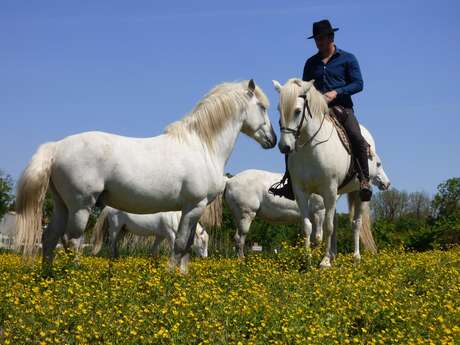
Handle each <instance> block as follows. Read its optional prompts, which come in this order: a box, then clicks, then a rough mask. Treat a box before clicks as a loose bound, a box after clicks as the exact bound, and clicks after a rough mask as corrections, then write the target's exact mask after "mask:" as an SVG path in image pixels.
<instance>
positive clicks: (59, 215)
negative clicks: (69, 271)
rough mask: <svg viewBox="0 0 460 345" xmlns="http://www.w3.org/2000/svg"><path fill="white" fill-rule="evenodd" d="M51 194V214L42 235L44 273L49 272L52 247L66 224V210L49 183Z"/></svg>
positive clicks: (52, 253)
mask: <svg viewBox="0 0 460 345" xmlns="http://www.w3.org/2000/svg"><path fill="white" fill-rule="evenodd" d="M50 189H51V192H52V196H53V205H54V208H53V216H52V218H51V222H50V224H48V226H47V227H46V228H45V230H44V231H43V235H42V248H43V258H42V267H43V272H44V273H45V274H47V273H50V272H51V268H52V265H53V259H54V249H55V248H56V245H57V244H58V242H59V239H60V238H63V237H64V233H65V227H66V224H67V218H68V211H67V207H66V205H65V204H64V201H63V200H62V199H61V197H60V196H59V194H58V193H57V191H56V189H55V188H54V187H53V185H52V184H50Z"/></svg>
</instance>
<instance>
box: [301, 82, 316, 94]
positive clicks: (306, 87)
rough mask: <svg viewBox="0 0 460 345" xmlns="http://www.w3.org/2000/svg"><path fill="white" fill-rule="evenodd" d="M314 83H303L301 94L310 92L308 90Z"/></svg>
mask: <svg viewBox="0 0 460 345" xmlns="http://www.w3.org/2000/svg"><path fill="white" fill-rule="evenodd" d="M314 83H315V81H314V80H310V81H306V82H303V85H302V93H303V94H306V93H307V92H308V90H310V88H311V87H312V86H313V84H314Z"/></svg>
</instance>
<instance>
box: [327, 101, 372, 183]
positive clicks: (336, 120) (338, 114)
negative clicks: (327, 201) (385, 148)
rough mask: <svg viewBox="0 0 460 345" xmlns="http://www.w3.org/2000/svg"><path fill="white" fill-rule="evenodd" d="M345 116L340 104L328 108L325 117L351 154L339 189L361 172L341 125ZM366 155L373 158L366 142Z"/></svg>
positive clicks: (369, 146) (345, 111) (345, 112)
mask: <svg viewBox="0 0 460 345" xmlns="http://www.w3.org/2000/svg"><path fill="white" fill-rule="evenodd" d="M347 116H348V114H347V110H346V109H345V108H344V107H342V106H340V105H338V106H335V107H332V108H330V109H329V113H328V114H327V117H328V118H329V120H331V122H332V124H333V125H334V127H335V129H336V131H337V134H338V136H339V138H340V141H341V142H342V145H343V147H344V148H345V150H346V151H347V152H348V154H349V155H350V156H351V164H350V167H349V168H348V172H347V174H346V176H345V179H344V180H343V181H342V183H341V184H340V186H339V189H341V188H343V187H345V186H346V185H347V184H348V183H349V182H350V181H351V180H352V179H353V178H354V177H355V176H356V175H358V174H361V167H360V166H359V163H358V161H357V159H356V158H355V155H354V154H353V147H352V145H351V141H350V138H349V137H348V134H347V131H346V130H345V128H344V126H343V125H342V123H343V122H344V121H345V120H346V118H347ZM367 155H368V158H369V159H370V160H372V159H373V153H372V150H371V145H369V143H367Z"/></svg>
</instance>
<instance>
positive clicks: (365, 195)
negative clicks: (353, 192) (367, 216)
mask: <svg viewBox="0 0 460 345" xmlns="http://www.w3.org/2000/svg"><path fill="white" fill-rule="evenodd" d="M367 149H368V148H367V143H366V142H364V145H361V147H359V149H358V148H356V150H355V155H356V162H357V165H358V170H359V172H358V178H359V189H360V190H359V196H360V197H361V201H364V202H366V201H370V200H371V198H372V188H371V185H370V182H369V161H368V157H367V155H368V154H367Z"/></svg>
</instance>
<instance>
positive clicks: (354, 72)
mask: <svg viewBox="0 0 460 345" xmlns="http://www.w3.org/2000/svg"><path fill="white" fill-rule="evenodd" d="M346 78H347V80H348V83H347V85H345V86H343V87H339V88H338V89H335V91H337V94H338V95H353V94H355V93H358V92H360V91H362V90H363V77H362V76H361V70H360V68H359V63H358V60H356V58H355V56H354V55H353V54H350V57H349V61H348V62H347V66H346Z"/></svg>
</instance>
